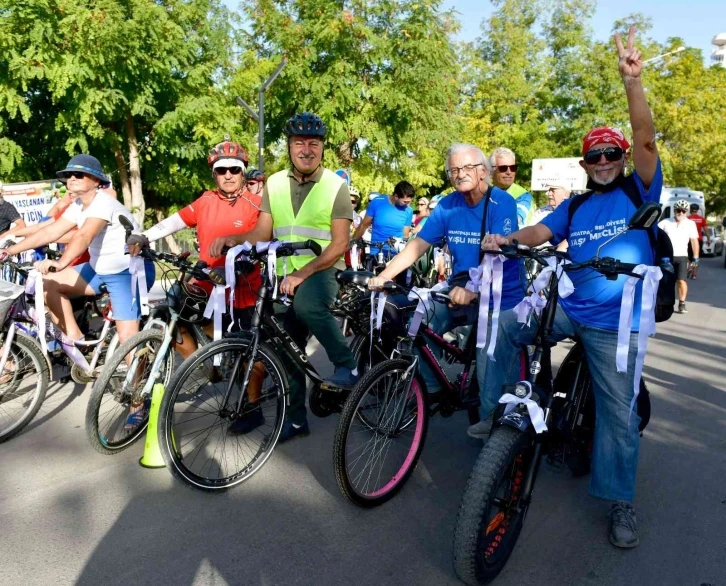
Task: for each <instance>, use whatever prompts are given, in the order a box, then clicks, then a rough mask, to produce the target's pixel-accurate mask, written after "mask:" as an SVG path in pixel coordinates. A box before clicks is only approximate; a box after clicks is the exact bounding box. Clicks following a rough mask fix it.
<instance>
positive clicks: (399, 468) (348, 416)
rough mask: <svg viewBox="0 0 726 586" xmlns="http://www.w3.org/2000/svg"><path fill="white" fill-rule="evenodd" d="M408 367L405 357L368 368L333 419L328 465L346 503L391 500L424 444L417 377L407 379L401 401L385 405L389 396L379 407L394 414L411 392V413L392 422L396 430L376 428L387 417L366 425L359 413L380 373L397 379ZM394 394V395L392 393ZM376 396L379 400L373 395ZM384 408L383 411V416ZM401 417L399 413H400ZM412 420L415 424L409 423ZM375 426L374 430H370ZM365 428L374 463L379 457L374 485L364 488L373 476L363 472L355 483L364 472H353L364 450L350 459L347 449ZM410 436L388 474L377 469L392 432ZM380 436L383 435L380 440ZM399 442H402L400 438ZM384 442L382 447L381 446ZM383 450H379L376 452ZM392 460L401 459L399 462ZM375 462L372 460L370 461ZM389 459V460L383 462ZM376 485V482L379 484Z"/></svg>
mask: <svg viewBox="0 0 726 586" xmlns="http://www.w3.org/2000/svg"><path fill="white" fill-rule="evenodd" d="M410 366H411V363H410V361H408V360H403V359H396V360H387V361H385V362H382V363H380V364H378V365H377V366H374V367H373V368H372V369H370V370H369V371H368V372H367V373H366V374H365V375H364V376H363V378H362V379H361V380H360V382H359V383H358V384H357V385H356V387H355V389H354V390H353V391H352V393H351V394H350V396H349V397H348V400H347V401H346V402H345V405H344V406H343V412H342V414H341V416H340V421H339V422H338V427H337V429H336V432H335V443H334V445H333V467H334V469H335V478H336V481H337V483H338V487H339V488H340V491H341V492H342V493H343V495H344V496H345V497H346V498H347V499H348V500H350V501H351V502H352V503H354V504H356V505H358V506H360V507H366V508H367V507H375V506H378V505H382V504H383V503H385V502H387V501H388V500H390V499H391V498H393V497H394V496H395V495H396V494H397V493H398V492H399V491H400V490H401V488H403V485H404V484H405V483H406V481H407V480H408V479H409V477H410V476H411V474H412V473H413V471H414V469H415V468H416V464H417V463H418V459H419V457H420V456H421V451H422V450H423V446H424V443H425V441H426V433H427V431H428V420H429V417H428V397H427V394H426V387H425V385H424V384H423V382H422V381H421V380H420V379H419V377H418V375H415V378H414V380H413V382H412V383H411V387H410V389H409V392H408V393H407V396H406V397H404V399H403V400H405V403H402V402H399V403H397V404H393V403H391V401H390V400H389V401H388V402H387V405H385V404H384V408H385V409H386V411H387V406H390V405H393V413H391V414H390V415H389V416H388V417H389V418H390V417H396V410H397V408H400V409H402V410H403V409H406V407H405V405H407V404H408V403H409V400H410V399H409V397H410V395H411V393H413V395H414V401H415V413H413V412H412V413H410V414H408V415H407V416H406V417H407V418H406V421H405V422H398V423H397V427H396V429H393V430H390V429H385V428H384V429H383V430H382V429H381V427H382V425H384V424H386V423H389V422H390V420H386V419H384V418H383V417H382V416H381V415H379V416H378V417H377V418H375V421H376V423H375V425H374V424H373V423H372V422H373V420H374V418H373V417H370V416H369V415H368V414H366V415H365V416H364V415H363V413H362V410H361V406H364V405H365V404H364V401H365V400H366V397H367V396H369V395H370V397H371V398H373V397H375V395H376V394H378V395H379V397H380V392H381V390H382V389H381V388H380V387H379V386H378V385H379V384H380V382H381V381H382V379H383V378H384V377H388V376H390V377H392V379H394V380H400V376H401V374H402V373H403V371H405V370H406V369H408V368H409V367H410ZM393 390H394V395H396V394H400V390H401V389H398V388H395V387H394V389H393ZM394 398H395V397H394ZM376 400H379V401H380V399H378V398H377V399H376ZM386 411H384V412H383V413H384V414H385V413H386ZM401 417H403V414H402V415H401ZM412 423H415V425H411V424H412ZM357 426H360V427H361V430H360V432H359V431H358V430H357ZM373 427H375V429H373ZM366 428H367V431H368V432H372V434H373V437H372V439H371V440H369V441H368V444H369V445H370V443H371V441H373V449H374V450H375V449H376V448H378V447H379V444H380V448H381V449H380V450H379V454H380V455H382V458H378V459H377V460H376V461H380V464H381V470H379V471H378V473H377V475H376V480H377V482H376V484H375V485H374V486H372V487H371V486H370V484H369V481H370V480H371V476H373V473H372V471H371V472H370V473H369V474H368V477H367V480H366V482H365V483H363V484H362V483H361V480H362V478H361V474H363V473H364V471H365V468H364V469H363V471H361V472H357V470H356V469H355V465H356V464H357V462H358V461H359V460H360V458H361V457H362V456H363V454H365V452H361V455H360V456H358V457H357V458H355V459H354V458H353V457H352V456H353V454H355V453H357V451H356V450H355V449H351V446H349V439H350V443H351V444H352V443H353V441H354V435H355V434H358V433H362V432H365V431H366ZM401 432H403V433H405V434H408V435H411V445H410V446H408V447H404V448H403V450H402V453H401V454H400V458H396V459H395V460H396V461H394V462H392V464H393V465H392V466H390V467H389V469H388V470H389V472H390V473H389V472H387V473H386V474H384V473H383V470H382V468H383V466H385V465H386V460H387V459H388V456H389V452H390V448H391V445H392V444H393V440H394V439H397V434H398V435H399V436H400V435H402V433H401ZM381 437H383V438H385V439H387V440H388V441H387V443H386V441H385V439H384V440H383V442H381V439H380V438H381ZM401 443H404V442H401ZM384 444H385V445H384ZM384 448H385V454H383V453H382V451H383V449H384ZM398 460H402V462H401V463H400V464H399V463H398ZM368 462H371V455H370V454H369V455H368V456H367V461H366V462H365V463H364V465H365V464H366V463H368ZM374 463H375V462H374ZM389 463H391V461H390V460H389ZM380 484H382V486H379V485H380Z"/></svg>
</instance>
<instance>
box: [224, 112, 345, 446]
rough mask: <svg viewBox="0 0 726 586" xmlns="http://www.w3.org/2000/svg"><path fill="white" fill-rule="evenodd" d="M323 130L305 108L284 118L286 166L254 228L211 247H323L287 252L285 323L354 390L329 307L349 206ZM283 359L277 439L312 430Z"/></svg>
mask: <svg viewBox="0 0 726 586" xmlns="http://www.w3.org/2000/svg"><path fill="white" fill-rule="evenodd" d="M326 133H327V128H326V126H325V124H324V123H323V121H322V120H321V119H320V118H319V117H318V116H316V115H315V114H311V113H309V112H304V113H302V114H296V115H295V116H293V117H292V118H290V120H288V122H287V124H286V126H285V135H286V136H287V148H288V155H289V157H290V162H291V163H292V168H291V169H289V170H285V171H280V172H278V173H275V174H274V175H271V176H270V178H269V179H268V180H267V185H265V189H264V191H263V194H262V204H261V206H260V217H259V219H258V220H257V226H256V227H255V228H254V229H253V230H251V231H250V232H247V233H245V234H239V235H234V236H227V237H224V238H218V239H217V240H215V241H214V243H213V244H212V247H211V249H210V253H211V255H212V256H218V255H220V254H221V250H222V248H223V247H224V246H230V247H231V246H236V245H237V244H241V243H243V242H245V241H247V242H250V243H251V244H255V243H257V242H264V241H268V240H270V239H271V238H273V237H274V238H276V239H278V240H284V241H288V242H290V241H291V242H300V241H304V240H308V239H312V240H315V241H316V242H317V243H318V244H320V246H321V247H322V248H323V252H322V254H321V255H320V256H318V257H315V256H291V257H288V258H287V268H288V274H287V276H286V277H285V278H284V279H283V280H282V282H281V283H280V293H281V294H287V295H292V294H294V295H295V297H294V301H293V303H292V307H290V309H289V310H288V312H287V314H286V315H285V320H284V327H285V330H286V331H287V332H288V333H289V334H290V335H291V336H292V338H293V340H294V341H295V343H296V344H297V345H298V346H299V347H300V348H305V346H306V344H307V337H308V333H312V334H313V335H314V336H315V337H316V338H317V339H318V342H320V344H321V345H322V346H323V348H325V351H326V352H327V354H328V358H329V359H330V361H331V362H332V363H333V364H334V365H335V373H334V374H333V376H332V377H331V378H329V379H328V380H327V381H326V383H327V384H328V385H330V386H335V387H341V388H352V387H353V386H354V385H355V383H356V382H357V381H358V371H357V368H356V366H357V365H356V361H355V358H354V357H353V353H352V352H351V351H350V349H349V348H348V345H347V344H346V343H345V338H344V336H343V333H342V331H341V329H340V326H339V325H338V323H337V322H336V321H335V318H334V317H333V315H332V314H331V313H330V305H331V303H333V301H334V300H335V296H336V295H337V293H338V284H337V282H336V280H335V273H336V272H337V270H338V269H345V263H344V262H343V260H342V257H343V255H344V254H345V252H346V250H347V249H348V244H349V239H350V225H351V222H352V221H353V206H352V205H351V203H350V201H351V200H350V191H349V190H348V185H347V184H346V182H345V181H344V180H343V179H341V178H340V177H339V176H338V175H336V174H335V173H333V172H332V171H330V170H328V169H325V168H324V167H323V166H322V160H323V147H324V143H323V141H324V139H325V135H326ZM278 269H279V270H280V271H281V270H282V267H278ZM285 358H286V361H287V362H286V364H285V367H286V369H287V371H288V374H289V375H290V377H291V378H290V408H289V411H288V415H287V418H286V420H285V422H284V424H283V428H282V432H281V433H280V439H279V441H280V442H284V441H287V440H289V439H292V438H293V437H295V436H302V435H308V434H309V433H310V429H309V427H308V422H307V413H306V409H305V387H306V379H305V375H304V374H303V373H302V371H300V369H298V368H297V366H295V365H294V363H293V362H292V360H290V359H288V358H287V357H285Z"/></svg>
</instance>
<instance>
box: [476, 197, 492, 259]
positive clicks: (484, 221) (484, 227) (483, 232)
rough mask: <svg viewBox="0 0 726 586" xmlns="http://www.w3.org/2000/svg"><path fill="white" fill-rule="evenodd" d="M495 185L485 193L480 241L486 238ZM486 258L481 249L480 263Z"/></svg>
mask: <svg viewBox="0 0 726 586" xmlns="http://www.w3.org/2000/svg"><path fill="white" fill-rule="evenodd" d="M493 189H494V187H493V186H492V185H490V186H489V189H487V192H486V193H485V194H484V214H483V215H482V217H481V234H480V235H479V241H480V242H481V241H482V240H484V236H486V235H487V216H488V215H489V200H490V199H491V198H492V190H493ZM482 260H484V251H483V250H481V248H480V249H479V264H481V261H482Z"/></svg>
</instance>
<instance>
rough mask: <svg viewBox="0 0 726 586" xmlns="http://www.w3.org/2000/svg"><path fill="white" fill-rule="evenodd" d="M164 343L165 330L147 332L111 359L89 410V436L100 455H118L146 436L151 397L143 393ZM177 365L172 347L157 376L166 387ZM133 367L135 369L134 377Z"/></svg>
mask: <svg viewBox="0 0 726 586" xmlns="http://www.w3.org/2000/svg"><path fill="white" fill-rule="evenodd" d="M163 341H164V333H163V332H162V331H160V330H143V331H141V332H139V333H138V334H135V335H133V336H131V337H130V338H129V339H128V340H126V341H125V342H124V343H123V344H121V345H120V346H118V348H117V349H116V350H114V352H113V354H112V355H111V356H107V360H106V363H105V365H104V367H103V370H102V371H101V374H100V375H99V377H98V380H97V381H96V384H94V385H93V390H92V391H91V397H90V399H89V400H88V407H86V437H87V438H88V441H89V443H90V444H91V446H92V447H93V449H94V450H96V451H97V452H98V453H99V454H105V455H111V454H118V453H119V452H121V451H122V450H125V449H126V448H128V447H129V446H130V445H132V444H133V443H134V442H135V441H136V440H138V439H139V438H140V437H141V435H142V434H143V433H144V430H145V429H146V426H147V425H148V422H149V416H148V411H149V404H150V402H151V396H150V395H149V396H144V395H143V393H142V391H143V389H144V386H145V385H146V381H148V380H149V376H151V369H152V366H153V364H154V360H155V359H156V357H157V355H158V353H159V351H160V350H161V345H162V343H163ZM173 362H174V354H173V352H172V351H171V348H169V349H167V353H166V356H165V358H164V361H163V362H162V363H161V371H160V372H159V373H158V376H157V381H158V382H160V383H161V384H163V385H166V384H167V383H168V382H169V379H170V378H171V371H172V368H173ZM129 368H132V369H133V370H134V372H133V374H132V375H129ZM136 413H139V415H137V416H134V414H136Z"/></svg>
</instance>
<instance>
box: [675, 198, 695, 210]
mask: <svg viewBox="0 0 726 586" xmlns="http://www.w3.org/2000/svg"><path fill="white" fill-rule="evenodd" d="M690 205H691V204H689V203H688V201H687V200H685V199H679V200H678V201H677V202H676V203H675V205H674V206H673V210H674V211H675V210H683V211H684V212H687V211H688V209H689V207H690Z"/></svg>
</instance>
